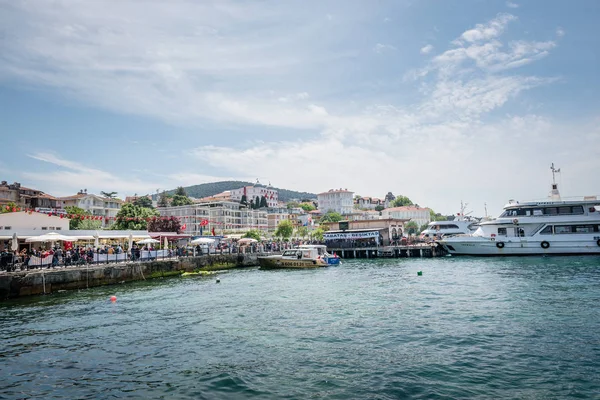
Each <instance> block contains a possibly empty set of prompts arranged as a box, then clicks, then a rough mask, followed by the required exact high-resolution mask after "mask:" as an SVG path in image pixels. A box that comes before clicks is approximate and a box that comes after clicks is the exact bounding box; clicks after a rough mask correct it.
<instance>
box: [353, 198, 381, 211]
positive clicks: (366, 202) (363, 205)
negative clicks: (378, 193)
mask: <svg viewBox="0 0 600 400" xmlns="http://www.w3.org/2000/svg"><path fill="white" fill-rule="evenodd" d="M356 205H357V207H358V208H359V209H361V210H374V209H375V208H377V207H378V206H381V207H384V208H385V207H388V206H389V202H387V201H386V200H385V199H378V198H377V197H358V198H357V199H356Z"/></svg>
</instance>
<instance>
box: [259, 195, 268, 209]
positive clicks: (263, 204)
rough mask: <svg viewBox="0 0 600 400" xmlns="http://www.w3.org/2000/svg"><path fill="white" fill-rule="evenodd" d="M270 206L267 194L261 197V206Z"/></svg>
mask: <svg viewBox="0 0 600 400" xmlns="http://www.w3.org/2000/svg"><path fill="white" fill-rule="evenodd" d="M266 207H269V204H267V198H266V197H265V196H263V197H261V198H260V208H266Z"/></svg>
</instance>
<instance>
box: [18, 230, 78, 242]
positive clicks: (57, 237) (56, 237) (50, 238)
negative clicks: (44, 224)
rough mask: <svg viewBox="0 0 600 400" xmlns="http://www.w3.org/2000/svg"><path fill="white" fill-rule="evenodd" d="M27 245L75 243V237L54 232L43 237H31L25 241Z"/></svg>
mask: <svg viewBox="0 0 600 400" xmlns="http://www.w3.org/2000/svg"><path fill="white" fill-rule="evenodd" d="M25 241H26V242H27V243H41V242H75V241H77V238H76V237H75V236H65V235H61V234H59V233H56V232H50V233H46V234H45V235H40V236H33V237H30V238H27V239H25Z"/></svg>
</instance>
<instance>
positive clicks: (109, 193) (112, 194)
mask: <svg viewBox="0 0 600 400" xmlns="http://www.w3.org/2000/svg"><path fill="white" fill-rule="evenodd" d="M100 194H101V195H102V196H104V197H108V198H109V199H114V198H115V197H117V192H102V191H101V192H100Z"/></svg>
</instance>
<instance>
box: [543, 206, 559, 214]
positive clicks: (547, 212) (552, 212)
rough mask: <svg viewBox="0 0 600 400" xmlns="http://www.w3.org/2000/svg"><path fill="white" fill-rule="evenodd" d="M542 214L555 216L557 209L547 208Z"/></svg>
mask: <svg viewBox="0 0 600 400" xmlns="http://www.w3.org/2000/svg"><path fill="white" fill-rule="evenodd" d="M544 214H546V215H557V214H558V209H557V208H556V207H547V208H544Z"/></svg>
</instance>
